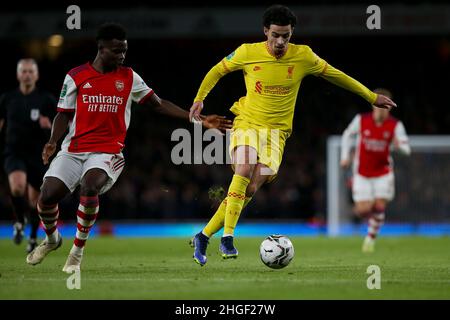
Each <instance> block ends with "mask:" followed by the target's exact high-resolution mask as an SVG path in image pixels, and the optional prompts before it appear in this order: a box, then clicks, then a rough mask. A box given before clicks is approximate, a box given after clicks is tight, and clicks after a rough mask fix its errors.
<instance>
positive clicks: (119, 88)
mask: <svg viewBox="0 0 450 320" xmlns="http://www.w3.org/2000/svg"><path fill="white" fill-rule="evenodd" d="M124 87H125V85H124V83H123V81H122V80H116V89H117V91H122V90H123V88H124Z"/></svg>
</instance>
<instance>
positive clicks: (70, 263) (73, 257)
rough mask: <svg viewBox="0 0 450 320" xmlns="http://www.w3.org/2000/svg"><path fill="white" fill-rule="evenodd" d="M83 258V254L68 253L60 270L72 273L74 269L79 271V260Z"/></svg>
mask: <svg viewBox="0 0 450 320" xmlns="http://www.w3.org/2000/svg"><path fill="white" fill-rule="evenodd" d="M82 259H83V255H82V254H80V255H78V254H73V253H69V256H68V257H67V260H66V264H65V265H64V268H63V269H62V271H64V272H66V273H73V272H74V271H78V272H79V271H80V265H81V260H82Z"/></svg>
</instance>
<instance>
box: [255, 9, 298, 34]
mask: <svg viewBox="0 0 450 320" xmlns="http://www.w3.org/2000/svg"><path fill="white" fill-rule="evenodd" d="M271 24H275V25H277V26H287V25H291V27H292V28H293V27H295V25H296V24H297V17H296V16H295V14H294V13H293V12H292V11H291V9H289V8H288V7H286V6H283V5H280V4H275V5H273V6H270V7H269V8H267V9H266V11H264V15H263V25H264V27H266V28H270V25H271Z"/></svg>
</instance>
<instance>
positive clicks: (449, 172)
mask: <svg viewBox="0 0 450 320" xmlns="http://www.w3.org/2000/svg"><path fill="white" fill-rule="evenodd" d="M409 139H410V145H411V155H410V156H409V157H408V156H403V155H401V154H398V153H396V152H393V153H392V156H393V159H394V172H395V198H394V200H393V201H392V202H391V203H390V204H389V205H388V207H387V210H386V222H387V223H397V224H408V225H412V226H415V227H424V226H425V227H426V226H432V225H439V224H444V223H446V224H448V223H450V135H449V136H438V135H434V136H432V135H430V136H424V135H411V136H409ZM340 152H341V136H339V135H333V136H330V137H328V141H327V226H328V235H329V236H339V235H343V234H349V232H350V230H354V223H352V219H353V214H352V200H351V189H350V187H349V186H347V184H346V178H348V177H349V176H350V175H351V170H352V169H351V168H350V169H348V170H347V169H343V168H341V167H340V165H339V162H340Z"/></svg>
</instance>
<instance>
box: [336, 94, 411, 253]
mask: <svg viewBox="0 0 450 320" xmlns="http://www.w3.org/2000/svg"><path fill="white" fill-rule="evenodd" d="M373 92H375V93H379V94H382V95H385V96H387V97H389V98H392V94H391V93H390V92H389V91H388V90H386V89H381V88H380V89H376V90H374V91H373ZM352 136H356V137H357V138H356V152H355V156H354V161H353V183H352V194H353V201H354V202H355V207H354V211H355V213H356V214H357V215H358V216H360V217H362V218H368V220H369V228H368V232H367V236H366V237H365V239H364V242H363V246H362V251H363V252H373V251H374V249H375V238H376V236H377V234H378V232H379V230H380V228H381V226H382V225H383V223H384V219H385V214H384V213H385V209H386V205H387V203H388V202H389V201H391V200H392V199H393V198H394V191H395V188H394V171H393V162H392V158H391V156H390V153H391V149H393V150H396V151H399V152H401V153H403V154H406V155H409V154H410V153H411V148H410V146H409V142H408V136H407V135H406V131H405V127H404V126H403V123H402V122H401V121H400V120H398V119H396V118H394V117H392V116H391V115H389V110H388V109H381V108H375V107H374V108H373V110H372V112H368V113H363V114H358V115H356V116H355V118H354V119H353V120H352V122H351V123H350V125H349V126H348V127H347V128H346V129H345V131H344V134H343V135H342V147H341V166H342V167H344V168H347V167H348V166H349V165H350V149H351V141H352Z"/></svg>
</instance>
